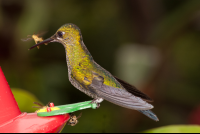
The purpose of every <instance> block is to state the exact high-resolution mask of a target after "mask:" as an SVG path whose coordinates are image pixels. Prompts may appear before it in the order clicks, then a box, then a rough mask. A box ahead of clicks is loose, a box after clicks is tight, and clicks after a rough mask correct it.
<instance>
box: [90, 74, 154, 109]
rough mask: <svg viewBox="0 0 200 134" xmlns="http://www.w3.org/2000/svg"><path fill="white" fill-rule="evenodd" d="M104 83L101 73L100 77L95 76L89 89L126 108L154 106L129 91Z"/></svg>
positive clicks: (149, 107)
mask: <svg viewBox="0 0 200 134" xmlns="http://www.w3.org/2000/svg"><path fill="white" fill-rule="evenodd" d="M103 83H104V78H103V77H102V76H100V75H99V76H98V77H94V78H93V80H92V83H91V84H90V85H89V86H88V89H89V90H90V92H92V93H95V94H97V95H98V96H99V97H101V98H103V99H105V100H107V101H110V102H112V103H114V104H116V105H119V106H122V107H125V108H129V109H135V110H149V109H152V108H153V106H152V105H151V104H148V103H147V102H145V101H144V100H142V99H140V98H139V97H137V96H135V95H133V94H131V93H129V92H128V91H126V90H124V89H120V88H115V87H112V86H108V85H105V84H103Z"/></svg>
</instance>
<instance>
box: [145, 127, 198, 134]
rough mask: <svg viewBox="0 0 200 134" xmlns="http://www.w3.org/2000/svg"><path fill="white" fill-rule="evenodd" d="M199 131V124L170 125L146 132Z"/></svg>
mask: <svg viewBox="0 0 200 134" xmlns="http://www.w3.org/2000/svg"><path fill="white" fill-rule="evenodd" d="M199 132H200V126H199V125H170V126H164V127H159V128H155V129H150V130H147V131H144V133H199Z"/></svg>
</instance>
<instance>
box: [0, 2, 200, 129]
mask: <svg viewBox="0 0 200 134" xmlns="http://www.w3.org/2000/svg"><path fill="white" fill-rule="evenodd" d="M65 23H74V24H76V25H77V26H78V27H79V28H80V29H81V32H82V35H83V40H84V43H85V45H86V46H87V48H88V50H89V51H90V53H91V54H92V56H93V58H94V60H95V61H96V62H97V63H99V64H100V65H101V66H102V67H103V68H105V69H107V70H108V71H110V72H111V73H112V74H113V75H115V76H118V77H119V78H121V79H123V80H125V81H127V82H129V83H131V84H133V85H135V86H136V87H138V89H139V90H141V91H143V92H144V93H146V94H148V95H149V96H150V97H151V98H152V99H153V100H154V102H153V103H152V104H153V105H154V107H155V108H154V109H153V111H154V113H156V114H157V116H158V117H159V119H160V121H159V122H154V121H152V120H150V119H149V118H147V117H146V116H144V115H142V114H141V113H139V112H137V111H134V110H129V109H125V108H122V107H119V106H116V105H114V104H111V103H109V102H106V101H104V102H103V103H102V104H101V107H100V108H99V109H97V110H93V109H87V110H83V111H80V112H82V117H81V118H80V119H79V123H78V124H77V125H76V126H74V127H71V126H67V125H66V126H65V128H64V129H63V131H62V132H142V131H145V130H148V129H152V128H156V127H161V126H165V125H176V124H200V97H199V96H200V71H199V69H200V37H199V36H200V1H199V0H151V1H150V0H149V1H145V0H143V1H141V0H57V1H55V0H17V1H16V0H1V1H0V66H1V68H2V70H3V72H4V74H5V76H6V79H7V81H8V82H9V85H10V87H11V88H20V89H24V90H26V91H28V92H29V93H30V94H32V95H34V96H35V97H36V98H37V99H38V101H40V102H42V103H43V104H44V105H45V104H47V103H48V102H54V104H55V105H62V104H70V103H76V102H81V101H87V100H91V98H90V97H88V96H87V95H85V94H84V93H82V92H80V91H79V90H77V89H75V88H74V87H73V86H72V85H71V84H70V82H69V80H68V70H67V64H66V59H65V50H64V48H63V46H62V45H61V44H59V43H50V44H49V45H48V46H45V45H42V46H41V47H40V49H39V50H38V49H36V48H35V49H33V50H30V51H28V48H30V47H31V46H32V45H34V41H33V40H31V41H27V42H23V41H21V39H23V38H26V37H27V35H32V34H33V33H40V32H43V31H48V32H47V33H46V34H45V35H44V36H43V37H44V38H48V37H50V36H51V35H53V34H54V33H55V32H56V30H57V29H58V28H59V27H60V26H62V25H63V24H65ZM19 98H21V99H24V100H21V101H18V103H20V102H24V101H26V97H25V98H24V97H19ZM29 101H31V99H29ZM19 105H20V104H19ZM20 109H21V110H22V111H26V112H34V111H35V110H36V109H34V108H32V105H31V104H27V105H25V106H24V105H22V107H21V108H20ZM80 112H76V113H75V114H77V115H78V114H79V113H80Z"/></svg>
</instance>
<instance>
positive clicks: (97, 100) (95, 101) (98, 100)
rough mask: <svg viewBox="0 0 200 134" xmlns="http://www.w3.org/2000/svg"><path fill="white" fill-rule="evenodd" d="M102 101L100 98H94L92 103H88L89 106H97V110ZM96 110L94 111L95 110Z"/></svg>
mask: <svg viewBox="0 0 200 134" xmlns="http://www.w3.org/2000/svg"><path fill="white" fill-rule="evenodd" d="M102 101H103V99H102V98H96V99H93V100H92V102H90V104H91V103H96V104H97V108H99V107H100V103H101V102H102ZM97 108H96V109H97Z"/></svg>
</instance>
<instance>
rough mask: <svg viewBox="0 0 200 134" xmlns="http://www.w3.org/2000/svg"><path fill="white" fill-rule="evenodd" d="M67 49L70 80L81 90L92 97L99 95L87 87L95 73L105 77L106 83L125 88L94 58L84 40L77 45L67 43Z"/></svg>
mask: <svg viewBox="0 0 200 134" xmlns="http://www.w3.org/2000/svg"><path fill="white" fill-rule="evenodd" d="M65 50H66V60H67V65H68V75H69V81H70V82H71V84H72V85H73V86H74V87H76V88H77V89H79V90H80V91H82V92H84V93H85V94H87V95H89V96H91V97H92V98H97V97H98V96H97V95H96V94H94V93H91V92H90V91H89V90H88V89H87V86H89V85H90V84H91V83H92V80H93V78H94V76H93V74H94V73H96V74H98V75H101V76H102V77H103V78H104V84H105V85H108V86H112V87H116V88H123V87H122V86H121V85H120V83H119V82H118V81H117V80H116V79H115V78H114V77H113V76H112V74H110V73H109V72H108V71H107V70H105V69H104V68H102V67H101V66H100V65H98V64H97V63H96V62H95V61H94V60H93V58H92V56H91V54H90V53H89V51H88V50H87V48H86V46H85V45H84V43H83V42H80V41H79V42H77V43H76V44H75V45H66V47H65Z"/></svg>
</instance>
